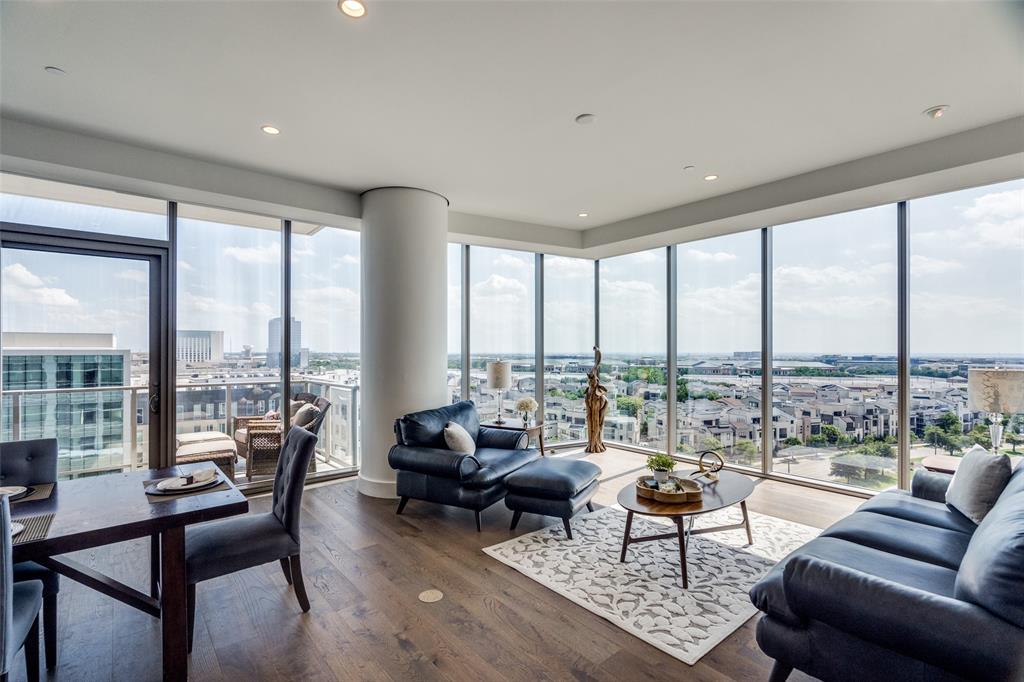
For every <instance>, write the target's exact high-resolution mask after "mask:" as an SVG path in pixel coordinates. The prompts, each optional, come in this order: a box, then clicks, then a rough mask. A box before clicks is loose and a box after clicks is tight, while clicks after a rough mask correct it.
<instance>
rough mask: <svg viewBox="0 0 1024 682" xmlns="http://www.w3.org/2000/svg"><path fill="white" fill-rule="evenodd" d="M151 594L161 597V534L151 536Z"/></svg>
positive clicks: (156, 597) (157, 597) (153, 596)
mask: <svg viewBox="0 0 1024 682" xmlns="http://www.w3.org/2000/svg"><path fill="white" fill-rule="evenodd" d="M149 596H150V597H152V598H153V599H159V598H160V534H159V533H153V534H152V535H150V536H149Z"/></svg>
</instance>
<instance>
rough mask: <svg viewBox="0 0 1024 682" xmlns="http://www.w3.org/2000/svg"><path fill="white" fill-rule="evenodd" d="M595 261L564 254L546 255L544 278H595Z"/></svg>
mask: <svg viewBox="0 0 1024 682" xmlns="http://www.w3.org/2000/svg"><path fill="white" fill-rule="evenodd" d="M593 277H594V261H591V260H583V259H582V258H566V257H564V256H544V278H545V279H547V278H557V279H593Z"/></svg>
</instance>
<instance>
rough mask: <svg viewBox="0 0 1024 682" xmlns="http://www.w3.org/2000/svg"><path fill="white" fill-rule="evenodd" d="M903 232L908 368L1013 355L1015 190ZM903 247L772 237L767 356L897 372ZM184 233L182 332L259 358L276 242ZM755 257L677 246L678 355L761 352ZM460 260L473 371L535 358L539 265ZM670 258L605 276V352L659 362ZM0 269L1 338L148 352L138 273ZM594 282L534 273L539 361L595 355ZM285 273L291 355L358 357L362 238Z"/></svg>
mask: <svg viewBox="0 0 1024 682" xmlns="http://www.w3.org/2000/svg"><path fill="white" fill-rule="evenodd" d="M183 213H187V211H183ZM224 214H225V215H228V216H230V213H227V212H224ZM908 216H909V218H908V220H909V230H910V238H911V242H910V247H911V273H910V275H911V277H910V280H911V281H910V284H911V318H910V333H911V353H912V354H913V355H921V354H937V355H941V354H960V355H965V354H979V355H982V354H1024V180H1018V181H1013V182H1008V183H1002V184H999V185H992V186H988V187H983V188H975V189H968V190H963V191H960V192H953V193H950V194H945V195H939V196H935V197H929V198H925V199H918V200H913V201H911V202H909V207H908ZM0 219H3V220H12V221H17V222H23V223H34V224H43V225H66V226H72V227H76V228H78V229H88V230H93V231H95V230H101V229H102V228H103V226H104V225H107V224H109V225H112V226H113V228H112V231H114V232H116V233H119V234H132V233H142V234H146V235H150V236H151V233H153V231H154V230H158V229H159V228H158V225H159V224H160V222H161V221H163V220H165V219H164V218H163V217H162V216H153V215H151V214H144V213H138V214H133V213H132V212H131V211H124V210H119V209H103V208H96V207H79V209H78V210H75V208H74V207H73V206H71V207H69V205H68V204H59V203H56V202H46V201H42V200H35V199H25V198H22V197H13V196H11V195H3V197H2V200H0ZM133 220H134V222H133ZM236 222H237V223H245V222H250V223H251V222H252V221H251V220H248V221H247V220H243V219H241V217H240V218H239V220H237V221H236ZM896 229H897V227H896V208H895V206H894V205H887V206H881V207H877V208H869V209H865V210H861V211H854V212H850V213H845V214H840V215H835V216H828V217H824V218H817V219H813V220H807V221H801V222H798V223H792V224H789V225H781V226H776V227H775V228H774V229H773V233H774V237H773V239H774V246H773V257H774V270H773V274H772V276H773V287H774V292H773V293H774V306H773V310H774V318H773V319H774V346H775V350H776V354H778V355H782V354H786V353H793V354H797V353H800V354H804V353H808V354H814V353H881V354H889V355H891V354H895V352H896ZM133 231H134V232H133ZM178 232H179V248H178V259H179V260H178V327H179V328H181V329H211V330H220V331H223V332H224V339H225V346H226V350H228V351H232V350H234V351H238V350H241V348H242V346H243V345H245V344H248V345H252V346H253V348H254V349H255V350H257V351H260V352H262V351H263V350H265V349H266V347H267V322H268V321H269V320H270V319H271V318H272V317H277V316H278V315H279V314H280V288H281V283H280V271H279V262H280V257H281V252H280V249H281V242H280V234H279V233H278V232H277V231H275V230H268V229H260V228H257V227H250V226H245V225H242V224H237V225H232V224H226V223H223V222H210V221H204V220H198V219H194V218H182V219H180V220H179V228H178ZM759 249H760V233H759V231H757V230H753V231H750V232H745V233H740V234H735V235H728V236H724V237H716V238H712V239H705V240H701V241H696V242H690V243H687V244H681V245H680V246H679V249H678V260H679V269H678V286H679V289H678V296H679V314H678V319H677V325H678V329H679V344H678V350H679V351H680V352H681V353H694V354H710V353H731V352H733V351H751V350H757V349H758V346H759V339H760V328H759V325H760V314H759V305H760V291H759V286H760V272H759V271H760V255H759ZM471 253H472V262H471V267H470V310H471V317H472V323H471V325H470V332H471V334H470V336H471V347H472V348H473V351H474V354H477V353H479V354H485V355H494V354H501V353H508V354H532V353H533V345H534V309H533V307H534V286H535V281H534V278H535V274H534V267H535V258H534V255H533V254H532V253H526V252H522V251H510V250H503V249H494V248H484V247H473V248H472V249H471ZM665 258H666V256H665V250H664V249H655V250H651V251H644V252H640V253H635V254H630V255H626V256H619V257H616V258H608V259H604V260H602V261H601V263H600V289H601V345H602V348H603V349H604V350H605V352H607V353H613V354H631V355H638V356H639V355H644V356H654V357H664V355H665V352H666V348H665V328H666V319H665V317H666V316H665V299H666V265H665ZM460 262H461V257H460V248H459V247H458V246H457V245H450V246H449V277H448V296H449V307H448V309H449V319H448V337H449V352H452V353H457V352H458V350H459V345H460V341H461V339H460V331H459V330H460V326H459V324H460V322H459V310H460V308H459V303H460V296H461V276H460V269H459V268H460ZM2 268H3V278H2V284H3V286H2V289H3V291H2V304H3V320H2V326H3V329H4V330H5V331H80V332H107V333H110V332H113V333H115V334H116V335H117V337H118V340H119V345H120V346H121V347H128V348H131V349H133V350H144V349H146V346H147V343H148V342H147V339H148V334H147V330H146V323H145V320H146V312H145V311H146V304H147V301H148V299H147V287H146V278H147V272H148V269H147V268H148V266H147V265H146V263H145V262H143V261H133V260H127V259H113V258H96V257H85V256H71V255H66V254H48V253H41V252H30V251H19V250H14V249H5V250H4V252H3V256H2ZM593 271H594V266H593V262H592V261H587V260H583V259H575V258H563V257H555V256H548V257H546V258H545V288H544V296H545V311H544V315H545V347H546V350H547V352H548V354H549V355H555V354H565V353H579V354H583V355H588V354H589V353H590V348H591V345H592V343H593V341H592V339H593V325H594V321H593ZM292 272H293V278H294V280H293V312H294V315H295V317H296V318H297V319H298V320H299V321H300V322H301V323H302V345H303V346H304V347H307V348H310V349H312V350H313V351H333V352H357V351H358V349H359V286H360V284H359V235H358V233H356V232H350V231H346V230H340V229H334V228H326V227H325V228H322V229H320V230H319V231H318V232H317V233H316V234H314V235H310V236H305V235H300V234H296V235H294V236H293V261H292Z"/></svg>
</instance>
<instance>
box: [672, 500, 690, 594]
mask: <svg viewBox="0 0 1024 682" xmlns="http://www.w3.org/2000/svg"><path fill="white" fill-rule="evenodd" d="M675 522H676V531H677V532H678V533H679V565H680V566H681V567H682V569H683V589H684V590H686V589H689V587H690V581H689V579H688V578H687V575H686V540H687V533H686V526H685V524H686V521H684V520H683V518H682V517H680V516H677V517H676V518H675Z"/></svg>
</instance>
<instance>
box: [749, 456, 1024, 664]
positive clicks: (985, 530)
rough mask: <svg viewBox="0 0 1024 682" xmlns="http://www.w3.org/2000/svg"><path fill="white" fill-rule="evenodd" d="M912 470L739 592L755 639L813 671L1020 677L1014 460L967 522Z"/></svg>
mask: <svg viewBox="0 0 1024 682" xmlns="http://www.w3.org/2000/svg"><path fill="white" fill-rule="evenodd" d="M951 478H952V477H951V476H949V475H946V474H937V473H931V472H927V471H918V472H917V473H916V475H915V476H914V479H913V482H912V486H911V491H910V492H909V493H908V492H905V491H887V492H884V493H880V494H879V495H877V496H875V497H874V498H873V499H871V500H868V501H867V502H865V503H864V504H863V505H861V506H860V507H859V508H858V509H857V511H855V512H854V513H853V514H852V515H850V516H848V517H847V518H845V519H843V520H841V521H839V522H838V523H836V524H834V525H832V526H831V527H830V528H827V529H826V530H825V531H824V532H823V533H822V534H821V536H820V537H818V538H815V539H814V540H812V541H811V542H809V543H807V544H806V545H804V546H803V547H801V548H799V549H798V550H796V551H795V552H793V553H791V554H790V555H789V556H788V557H786V558H785V559H783V560H782V561H781V562H780V563H779V564H778V565H776V566H775V567H774V568H772V570H771V571H770V572H769V573H768V574H767V575H766V576H765V577H764V578H763V579H761V581H760V582H758V583H757V584H756V585H754V587H753V588H752V589H751V591H750V596H751V599H752V600H753V602H754V605H755V606H757V608H759V609H760V610H761V611H763V612H764V614H765V615H764V616H762V618H761V619H760V621H758V623H757V642H758V644H759V645H760V647H761V649H762V650H763V651H764V652H765V653H766V654H768V655H769V656H771V657H772V658H774V659H775V661H776V662H775V667H774V668H773V671H772V677H771V679H772V680H773V682H778V681H781V680H785V679H786V678H787V676H788V675H789V673H790V672H791V671H792V669H793V668H796V669H798V670H802V671H804V672H806V673H808V674H810V675H814V676H815V677H818V678H821V679H822V680H826V681H831V680H856V681H857V682H866V681H870V680H886V681H892V680H900V681H903V680H916V681H922V682H923V681H929V682H931V681H942V682H947V681H953V680H986V681H989V682H997V681H1009V680H1014V681H1017V682H1020V681H1021V680H1024V467H1022V466H1018V467H1017V469H1016V471H1015V472H1014V473H1013V475H1012V477H1011V478H1010V482H1009V484H1008V485H1007V486H1006V488H1005V489H1004V490H1003V492H1002V495H1001V496H1000V497H999V500H998V501H997V503H996V505H995V507H994V508H993V509H992V511H990V512H989V513H988V515H987V516H986V517H985V518H984V520H983V521H982V522H981V524H979V525H975V524H974V522H973V521H971V520H970V519H968V518H967V517H966V516H964V515H962V514H960V512H958V511H956V510H955V509H953V508H951V507H948V506H947V505H946V504H945V493H946V489H947V488H948V486H949V482H950V480H951Z"/></svg>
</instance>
